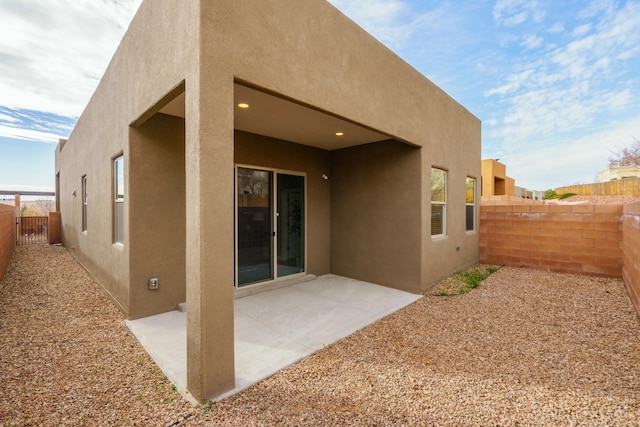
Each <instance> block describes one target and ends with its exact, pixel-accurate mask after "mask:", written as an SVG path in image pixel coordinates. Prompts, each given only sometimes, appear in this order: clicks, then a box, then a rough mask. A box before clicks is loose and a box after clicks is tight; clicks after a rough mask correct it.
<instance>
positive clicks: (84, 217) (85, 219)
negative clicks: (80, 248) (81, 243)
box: [82, 175, 88, 231]
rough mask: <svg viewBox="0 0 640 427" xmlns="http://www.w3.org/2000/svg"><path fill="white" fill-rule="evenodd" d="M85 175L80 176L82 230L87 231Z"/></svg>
mask: <svg viewBox="0 0 640 427" xmlns="http://www.w3.org/2000/svg"><path fill="white" fill-rule="evenodd" d="M87 200H88V199H87V175H83V176H82V231H87V204H88V203H87Z"/></svg>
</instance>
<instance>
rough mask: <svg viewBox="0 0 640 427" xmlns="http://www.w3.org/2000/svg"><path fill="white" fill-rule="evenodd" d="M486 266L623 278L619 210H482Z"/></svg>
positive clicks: (523, 207) (572, 207)
mask: <svg viewBox="0 0 640 427" xmlns="http://www.w3.org/2000/svg"><path fill="white" fill-rule="evenodd" d="M480 259H481V261H482V262H484V263H488V264H499V265H510V266H520V267H531V268H537V269H543V270H547V271H556V272H562V273H577V274H588V275H595V276H608V277H621V276H622V206H619V205H550V204H536V205H502V206H501V205H482V206H481V208H480Z"/></svg>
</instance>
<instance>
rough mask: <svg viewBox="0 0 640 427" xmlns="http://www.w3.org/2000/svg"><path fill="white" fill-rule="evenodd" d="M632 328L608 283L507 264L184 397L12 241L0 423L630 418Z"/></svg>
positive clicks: (32, 250) (65, 281)
mask: <svg viewBox="0 0 640 427" xmlns="http://www.w3.org/2000/svg"><path fill="white" fill-rule="evenodd" d="M639 325H640V324H639V323H638V321H637V319H636V317H635V314H634V312H633V309H632V306H631V303H630V302H629V299H628V298H627V295H626V292H625V289H624V285H623V284H622V282H621V281H620V280H612V279H602V278H593V277H582V276H574V275H566V274H556V273H547V272H541V271H533V270H526V269H516V268H508V267H504V268H501V269H500V270H499V271H498V272H496V273H494V274H493V275H491V276H490V277H489V278H488V279H487V280H485V282H483V283H482V285H481V286H480V287H479V288H477V289H473V290H471V291H470V292H468V293H465V294H463V295H459V296H454V297H436V296H425V297H424V298H422V299H420V300H419V301H417V302H416V303H414V304H412V305H410V306H408V307H406V308H405V309H402V310H400V311H398V312H396V313H394V314H392V315H391V316H388V317H386V318H385V319H383V320H381V321H379V322H376V323H375V324H373V325H371V326H369V327H367V328H365V329H362V330H360V331H358V332H356V333H355V334H353V335H351V336H350V337H347V338H346V339H343V340H341V341H339V342H338V343H336V344H334V345H331V346H328V347H326V348H325V349H323V350H322V351H320V352H318V353H316V354H314V355H313V356H311V357H309V358H307V359H305V360H303V361H301V362H300V363H297V364H296V365H293V366H291V367H289V368H287V369H284V370H282V371H281V372H279V373H277V374H275V375H274V376H272V377H270V378H268V379H266V380H264V381H262V382H260V383H258V384H255V385H254V386H252V387H250V388H248V389H247V390H245V391H244V392H242V393H239V394H237V395H235V396H233V397H230V398H228V399H226V400H224V401H222V402H218V403H215V404H209V405H199V406H192V405H190V404H189V403H187V402H185V401H184V400H182V398H181V397H180V396H179V395H178V394H177V393H176V392H175V391H174V390H172V387H171V384H170V383H168V381H167V380H166V378H164V376H163V375H162V373H161V372H160V371H159V369H158V368H157V367H156V366H155V364H154V363H153V362H152V361H151V360H150V358H149V357H148V356H147V355H146V353H145V352H144V351H143V350H142V348H141V347H140V345H139V344H138V343H137V341H136V340H135V338H134V337H133V336H132V335H131V334H129V333H128V331H127V329H126V327H125V326H124V322H123V316H122V314H121V313H120V312H118V311H117V310H116V309H115V308H114V306H113V304H112V303H111V302H110V301H109V300H108V299H107V298H106V297H105V296H104V294H103V293H102V292H101V291H100V290H99V287H98V286H97V285H96V284H95V282H94V281H93V280H92V279H91V278H90V277H89V276H88V275H87V273H86V272H85V271H84V270H83V269H82V268H80V267H79V266H78V264H77V263H75V261H74V260H73V258H72V257H71V256H70V255H69V254H68V253H67V252H66V251H65V250H64V249H63V248H61V247H47V246H28V247H26V246H24V247H18V248H17V250H16V253H15V255H14V258H13V261H12V263H11V266H10V269H9V271H8V273H7V275H6V276H5V279H4V280H3V281H2V282H1V283H0V348H1V349H2V351H1V353H0V378H2V381H3V384H2V386H3V387H2V391H0V422H1V423H3V424H4V425H47V426H48V425H83V424H86V425H119V426H120V425H151V426H168V425H180V426H183V425H187V426H193V425H243V426H244V425H398V426H400V425H438V426H475V425H537V426H539V425H553V426H557V425H560V426H564V425H566V426H574V425H590V426H601V425H621V426H626V425H628V426H637V425H639V424H640V367H639V366H640V365H639V364H638V361H640V326H639ZM174 423H176V424H174ZM177 423H179V424H177Z"/></svg>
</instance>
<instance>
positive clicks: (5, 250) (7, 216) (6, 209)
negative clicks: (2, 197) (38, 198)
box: [0, 203, 18, 280]
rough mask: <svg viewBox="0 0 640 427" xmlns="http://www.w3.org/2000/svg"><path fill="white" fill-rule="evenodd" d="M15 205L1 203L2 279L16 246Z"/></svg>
mask: <svg viewBox="0 0 640 427" xmlns="http://www.w3.org/2000/svg"><path fill="white" fill-rule="evenodd" d="M17 211H18V210H17V209H16V208H15V207H14V206H8V205H4V204H2V203H0V280H2V278H3V277H4V274H5V272H6V271H7V267H8V266H9V262H10V261H11V256H12V255H13V249H14V248H15V247H16V217H17V215H18V212H17Z"/></svg>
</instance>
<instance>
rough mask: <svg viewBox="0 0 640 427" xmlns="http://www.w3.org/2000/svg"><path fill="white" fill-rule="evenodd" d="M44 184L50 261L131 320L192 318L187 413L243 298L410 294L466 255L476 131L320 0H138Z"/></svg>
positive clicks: (209, 385) (227, 348)
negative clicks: (333, 291) (77, 273)
mask: <svg viewBox="0 0 640 427" xmlns="http://www.w3.org/2000/svg"><path fill="white" fill-rule="evenodd" d="M434 60H437V58H434ZM56 173H57V181H56V182H57V184H56V185H57V190H58V191H57V194H58V206H59V210H60V211H61V215H62V225H63V242H64V245H65V246H66V247H67V248H68V250H69V251H70V252H71V253H72V254H73V255H74V256H75V257H76V258H77V259H78V260H79V262H80V263H82V265H84V266H85V268H86V269H87V270H88V271H89V272H90V273H91V274H92V275H93V276H95V277H96V279H98V280H99V281H100V283H101V284H102V285H103V286H104V288H105V289H106V291H107V292H108V293H109V294H110V296H111V297H112V298H113V300H114V301H115V302H116V303H117V304H118V305H119V307H120V308H121V309H122V310H123V312H124V313H126V315H127V316H128V318H130V319H136V318H140V317H145V316H149V315H154V314H158V313H163V312H167V311H170V310H174V309H175V308H176V305H177V304H178V303H181V302H184V301H186V302H187V307H188V309H187V354H188V355H187V361H188V368H187V369H188V372H187V384H188V389H189V391H190V392H191V393H192V394H193V395H194V396H195V397H196V398H197V399H200V400H204V399H208V398H213V397H215V396H218V395H220V394H222V393H224V392H225V391H227V390H230V389H232V388H233V387H234V353H233V352H234V345H233V342H234V335H233V312H234V311H233V310H234V298H235V297H237V296H238V295H239V294H241V293H242V292H243V291H246V290H247V289H251V290H252V291H257V290H260V289H266V288H269V287H273V286H277V285H278V284H281V283H285V281H286V283H289V282H291V281H293V280H303V279H304V277H306V276H308V275H322V274H327V273H334V274H337V275H342V276H347V277H352V278H356V279H360V280H366V281H369V282H373V283H377V284H381V285H385V286H390V287H394V288H398V289H402V290H406V291H409V292H413V293H420V292H423V291H424V290H425V289H427V288H428V287H429V286H430V285H431V284H432V283H433V282H435V281H437V280H438V279H440V278H442V277H444V276H447V275H449V274H451V273H452V272H454V271H455V270H459V269H462V268H464V267H466V266H469V265H471V264H473V263H476V262H478V259H479V237H478V231H477V230H478V213H479V203H478V202H479V188H478V180H479V179H480V173H481V170H480V121H479V120H478V119H477V118H476V117H474V116H473V115H472V114H471V113H469V111H467V110H466V109H465V108H464V107H462V106H461V105H460V104H458V103H457V102H456V101H454V100H453V99H452V98H451V97H449V96H448V95H447V94H446V93H444V92H443V91H442V90H441V89H439V88H438V87H437V86H435V85H434V84H433V83H432V82H430V81H429V80H427V79H426V78H425V77H423V76H422V75H421V74H420V73H418V72H417V71H416V70H415V69H413V68H412V67H411V66H409V65H408V64H407V63H405V62H404V61H403V60H401V59H400V58H399V57H398V56H396V55H395V54H394V53H393V52H391V51H390V50H389V49H387V48H386V47H385V46H383V45H382V44H381V43H379V42H378V41H376V40H375V39H374V38H372V37H371V36H370V35H369V34H368V33H367V32H365V31H364V30H362V29H361V28H359V27H358V26H357V25H355V24H354V23H353V22H352V21H350V20H349V19H348V18H346V17H345V16H344V15H343V14H341V13H340V12H339V11H338V10H337V9H336V8H334V7H333V6H332V5H331V4H329V3H328V2H327V1H325V0H305V1H304V2H301V1H298V0H261V1H251V2H249V1H237V0H216V1H207V0H183V1H173V0H146V1H144V2H143V3H142V5H141V6H140V9H139V11H138V13H137V15H136V16H135V18H134V20H133V21H132V23H131V26H130V28H129V29H128V31H127V33H126V35H125V36H124V38H123V40H122V42H121V44H120V46H119V48H118V50H117V52H116V54H115V55H114V57H113V59H112V60H111V63H110V64H109V67H108V69H107V71H106V73H105V75H104V77H103V78H102V80H101V82H100V84H99V86H98V88H97V90H96V92H95V94H94V95H93V97H92V98H91V100H90V102H89V104H88V105H87V107H86V109H85V111H84V112H83V114H82V116H81V117H80V119H79V121H78V123H77V126H76V127H75V129H74V131H73V133H72V134H71V136H70V138H69V139H68V140H67V141H62V142H61V143H60V144H59V145H58V147H57V150H56ZM152 279H157V281H156V280H152ZM156 285H157V289H153V288H155V287H156Z"/></svg>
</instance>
